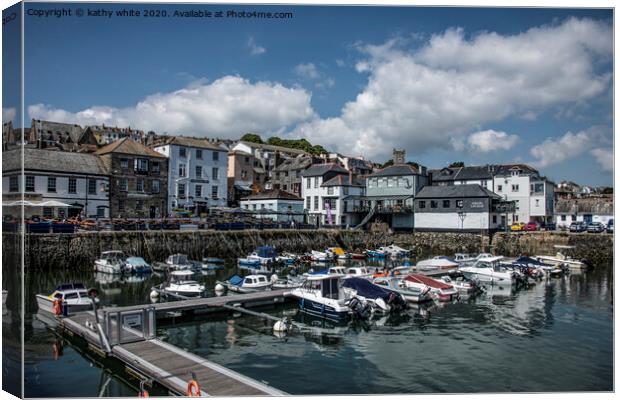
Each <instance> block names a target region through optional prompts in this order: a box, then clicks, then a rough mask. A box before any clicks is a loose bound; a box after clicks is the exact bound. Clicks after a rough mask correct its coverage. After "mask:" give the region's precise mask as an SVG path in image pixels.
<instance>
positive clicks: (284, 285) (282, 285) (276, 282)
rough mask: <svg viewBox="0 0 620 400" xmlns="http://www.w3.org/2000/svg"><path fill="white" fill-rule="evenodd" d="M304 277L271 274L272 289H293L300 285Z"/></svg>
mask: <svg viewBox="0 0 620 400" xmlns="http://www.w3.org/2000/svg"><path fill="white" fill-rule="evenodd" d="M305 281H306V279H305V278H304V277H301V276H290V275H289V276H287V277H286V278H282V279H281V278H278V276H277V275H275V274H274V275H272V276H271V283H272V285H271V288H272V289H274V290H275V289H295V288H298V287H300V286H301V285H302V284H303V283H304V282H305Z"/></svg>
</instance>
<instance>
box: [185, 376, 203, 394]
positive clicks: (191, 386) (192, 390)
mask: <svg viewBox="0 0 620 400" xmlns="http://www.w3.org/2000/svg"><path fill="white" fill-rule="evenodd" d="M187 397H200V385H199V384H198V382H196V381H195V380H193V379H192V380H191V381H189V383H188V384H187Z"/></svg>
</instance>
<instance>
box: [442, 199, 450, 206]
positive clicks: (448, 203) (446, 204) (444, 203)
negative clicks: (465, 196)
mask: <svg viewBox="0 0 620 400" xmlns="http://www.w3.org/2000/svg"><path fill="white" fill-rule="evenodd" d="M443 208H450V200H444V201H443Z"/></svg>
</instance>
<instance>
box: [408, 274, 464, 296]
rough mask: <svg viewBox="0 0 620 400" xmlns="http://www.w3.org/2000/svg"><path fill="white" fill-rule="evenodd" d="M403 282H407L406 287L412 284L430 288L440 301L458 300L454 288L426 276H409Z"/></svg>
mask: <svg viewBox="0 0 620 400" xmlns="http://www.w3.org/2000/svg"><path fill="white" fill-rule="evenodd" d="M403 281H404V282H405V285H408V284H409V283H410V282H411V283H415V284H423V285H426V286H430V288H431V294H432V295H433V297H435V298H436V299H437V300H439V301H452V300H454V299H456V298H457V297H458V294H459V292H458V291H457V290H456V289H455V288H454V286H452V285H450V284H448V283H445V282H441V281H438V280H436V279H433V278H431V277H428V276H426V275H421V274H409V275H407V276H405V277H404V278H403Z"/></svg>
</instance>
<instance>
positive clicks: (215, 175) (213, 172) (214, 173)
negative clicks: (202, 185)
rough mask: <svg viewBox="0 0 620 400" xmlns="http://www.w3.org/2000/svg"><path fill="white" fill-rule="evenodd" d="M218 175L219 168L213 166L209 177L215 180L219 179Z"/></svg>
mask: <svg viewBox="0 0 620 400" xmlns="http://www.w3.org/2000/svg"><path fill="white" fill-rule="evenodd" d="M219 175H220V169H219V168H213V169H212V170H211V178H212V179H215V180H217V179H219Z"/></svg>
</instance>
